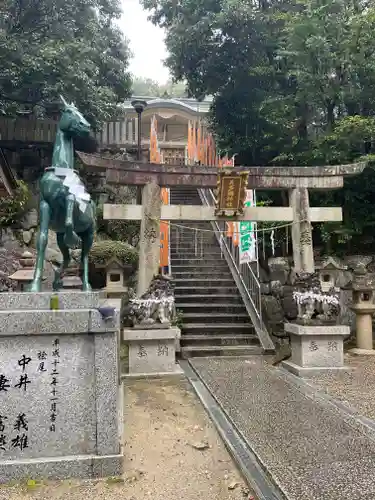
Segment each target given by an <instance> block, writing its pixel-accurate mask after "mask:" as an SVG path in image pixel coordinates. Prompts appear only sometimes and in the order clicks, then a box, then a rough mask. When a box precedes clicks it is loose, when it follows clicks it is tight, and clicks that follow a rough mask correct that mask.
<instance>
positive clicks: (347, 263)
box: [260, 255, 375, 337]
mask: <svg viewBox="0 0 375 500" xmlns="http://www.w3.org/2000/svg"><path fill="white" fill-rule="evenodd" d="M267 264H268V269H267V270H266V269H263V268H260V282H261V291H262V312H263V316H264V320H265V322H266V324H267V326H268V328H269V331H270V333H271V334H272V335H274V336H276V337H279V336H283V335H284V322H289V321H294V320H296V318H297V304H296V303H295V301H294V300H293V291H295V282H296V278H297V276H296V273H295V271H294V270H293V266H292V259H291V258H284V257H274V258H270V259H268V262H267ZM359 264H364V265H365V266H366V269H367V270H368V272H374V271H375V255H348V256H346V257H345V258H343V259H339V258H336V257H328V258H321V259H318V260H316V261H315V267H316V270H317V271H318V272H319V275H320V279H321V285H322V288H324V287H326V288H327V291H328V289H329V288H330V287H331V286H334V287H335V288H338V289H340V292H339V293H340V303H341V312H340V323H341V324H343V325H348V326H350V327H351V329H352V330H353V329H354V324H355V323H354V322H355V316H354V313H353V312H352V311H351V310H350V306H351V304H352V291H351V283H352V279H353V271H354V269H355V268H356V267H357V266H358V265H359Z"/></svg>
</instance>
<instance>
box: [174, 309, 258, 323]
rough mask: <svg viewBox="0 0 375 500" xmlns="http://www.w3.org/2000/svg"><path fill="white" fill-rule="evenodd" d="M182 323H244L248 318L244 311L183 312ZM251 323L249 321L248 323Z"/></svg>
mask: <svg viewBox="0 0 375 500" xmlns="http://www.w3.org/2000/svg"><path fill="white" fill-rule="evenodd" d="M182 321H183V323H185V322H186V323H188V324H194V323H199V322H200V321H204V322H205V323H214V324H217V323H221V322H224V323H230V324H232V323H246V322H247V321H250V320H249V315H248V314H247V313H246V312H241V313H238V314H232V313H227V312H219V311H214V312H183V316H182ZM250 324H251V323H250Z"/></svg>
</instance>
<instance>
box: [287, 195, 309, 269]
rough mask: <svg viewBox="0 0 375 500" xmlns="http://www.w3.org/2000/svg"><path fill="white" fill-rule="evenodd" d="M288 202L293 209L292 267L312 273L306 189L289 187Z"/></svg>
mask: <svg viewBox="0 0 375 500" xmlns="http://www.w3.org/2000/svg"><path fill="white" fill-rule="evenodd" d="M289 204H290V206H291V207H292V209H293V222H294V223H293V226H292V244H293V259H294V268H295V270H296V272H297V273H300V272H305V273H313V272H314V271H315V267H314V252H313V243H312V228H311V222H310V202H309V191H308V189H307V188H296V189H291V190H290V192H289Z"/></svg>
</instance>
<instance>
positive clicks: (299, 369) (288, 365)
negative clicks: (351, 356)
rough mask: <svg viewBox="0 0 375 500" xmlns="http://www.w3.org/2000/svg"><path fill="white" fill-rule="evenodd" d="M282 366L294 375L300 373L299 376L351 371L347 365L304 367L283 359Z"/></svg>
mask: <svg viewBox="0 0 375 500" xmlns="http://www.w3.org/2000/svg"><path fill="white" fill-rule="evenodd" d="M281 366H282V367H283V368H285V370H288V372H290V373H293V374H294V375H298V376H299V377H305V378H307V377H315V376H316V375H321V374H324V373H334V372H337V371H341V372H342V371H344V372H345V371H349V370H351V368H348V367H347V366H324V367H313V368H308V367H303V366H298V365H296V364H295V363H292V362H291V361H282V362H281Z"/></svg>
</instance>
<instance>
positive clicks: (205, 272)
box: [172, 267, 233, 280]
mask: <svg viewBox="0 0 375 500" xmlns="http://www.w3.org/2000/svg"><path fill="white" fill-rule="evenodd" d="M172 277H173V278H174V279H176V280H180V279H184V278H206V279H208V278H231V279H232V280H233V278H232V274H231V272H230V271H229V269H228V268H227V269H220V268H214V269H213V268H212V267H211V268H210V267H208V268H207V267H205V268H202V269H200V268H194V269H191V270H190V271H184V272H178V271H176V270H173V272H172Z"/></svg>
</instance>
